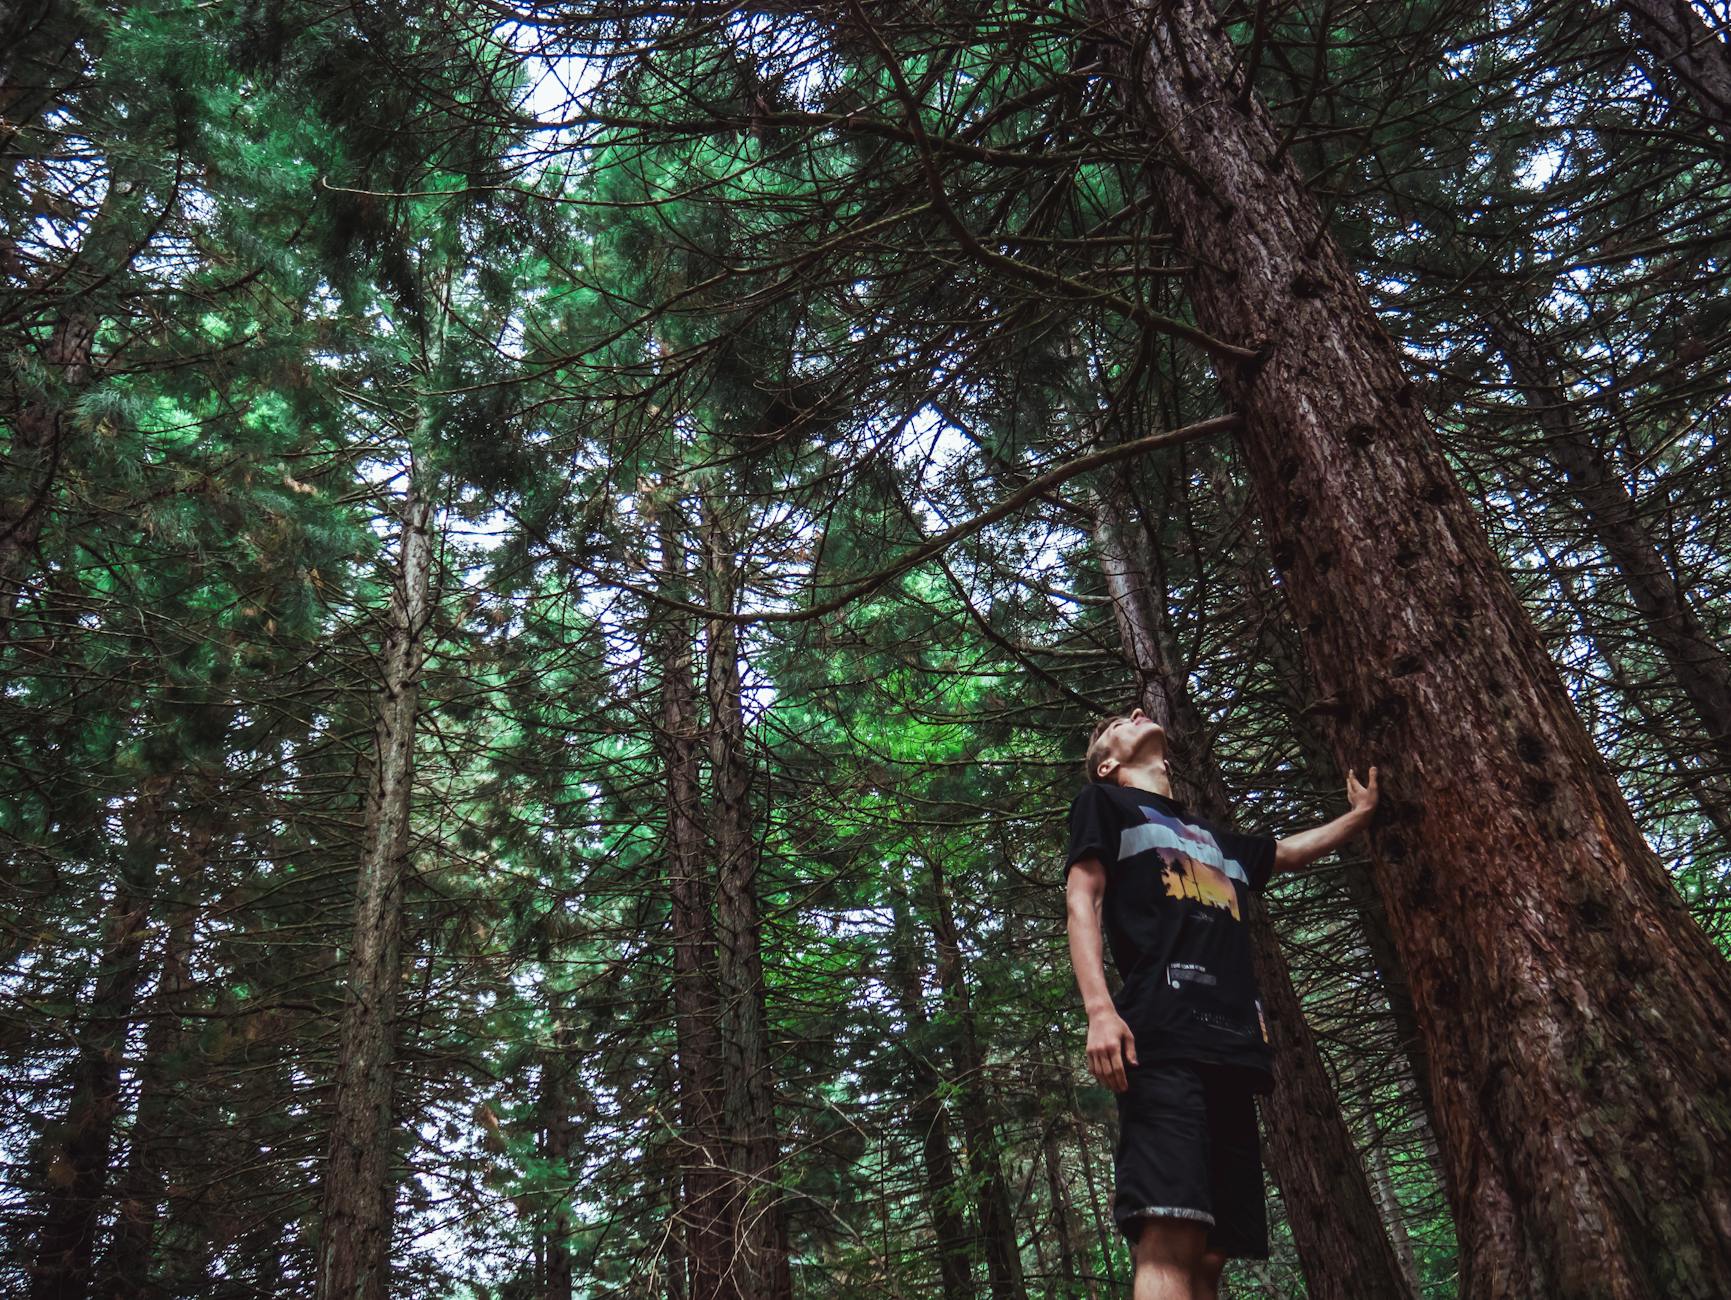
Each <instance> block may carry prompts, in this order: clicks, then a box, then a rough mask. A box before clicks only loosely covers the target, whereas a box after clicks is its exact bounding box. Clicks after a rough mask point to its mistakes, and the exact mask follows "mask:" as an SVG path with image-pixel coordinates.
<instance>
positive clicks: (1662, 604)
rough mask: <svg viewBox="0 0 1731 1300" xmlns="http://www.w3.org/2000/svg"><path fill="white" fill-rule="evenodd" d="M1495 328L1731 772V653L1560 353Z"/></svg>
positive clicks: (1510, 325) (1505, 321)
mask: <svg viewBox="0 0 1731 1300" xmlns="http://www.w3.org/2000/svg"><path fill="white" fill-rule="evenodd" d="M1490 332H1491V337H1492V338H1493V339H1494V340H1495V342H1496V345H1497V349H1498V351H1500V352H1501V353H1502V354H1503V360H1504V362H1505V363H1506V364H1507V365H1508V368H1509V373H1510V375H1511V376H1513V378H1514V381H1515V384H1516V386H1517V387H1518V388H1519V389H1520V390H1521V395H1522V397H1523V398H1525V400H1526V403H1527V406H1528V407H1529V409H1531V411H1532V412H1533V415H1534V416H1535V418H1536V419H1537V420H1538V421H1539V425H1540V427H1541V428H1542V429H1544V431H1545V453H1546V455H1548V456H1549V457H1550V458H1551V460H1552V461H1553V462H1555V464H1556V466H1557V468H1558V469H1560V470H1562V471H1563V477H1564V479H1565V480H1566V481H1567V482H1568V485H1569V488H1570V491H1571V492H1572V493H1573V495H1574V498H1575V501H1576V503H1577V504H1578V505H1579V506H1580V507H1581V509H1582V511H1583V512H1584V513H1585V514H1586V516H1587V520H1588V522H1589V523H1590V524H1591V525H1592V529H1593V536H1594V537H1595V538H1597V539H1598V541H1599V544H1600V545H1601V546H1603V547H1604V548H1605V554H1607V555H1608V556H1610V557H1611V563H1613V564H1614V565H1616V566H1617V572H1618V574H1619V575H1621V577H1622V579H1623V582H1624V584H1625V586H1627V588H1628V591H1629V596H1630V599H1632V600H1633V601H1634V602H1635V608H1636V609H1637V610H1639V611H1640V613H1641V618H1642V620H1643V622H1644V624H1645V626H1646V630H1647V635H1648V636H1649V637H1650V638H1651V639H1652V642H1653V644H1654V645H1656V646H1657V647H1658V648H1659V652H1660V654H1662V655H1664V657H1665V663H1666V665H1667V666H1668V667H1669V668H1670V669H1671V675H1672V676H1673V677H1675V678H1676V679H1677V684H1678V685H1679V686H1681V687H1682V688H1683V693H1684V694H1685V695H1686V696H1688V698H1689V703H1690V704H1692V705H1694V707H1695V713H1696V716H1698V717H1699V718H1700V720H1701V726H1702V729H1703V730H1704V731H1705V732H1706V736H1707V743H1708V745H1709V746H1710V747H1711V748H1712V750H1713V753H1714V755H1715V757H1717V758H1718V760H1719V762H1720V763H1721V764H1722V765H1723V767H1724V769H1725V770H1726V771H1731V655H1727V654H1726V653H1725V650H1724V647H1723V646H1721V645H1720V644H1719V643H1718V642H1717V641H1715V640H1714V639H1713V638H1712V637H1711V636H1709V635H1708V634H1707V630H1706V629H1705V628H1704V627H1702V626H1701V620H1700V619H1699V618H1698V617H1697V616H1696V614H1695V611H1694V610H1693V609H1691V608H1690V603H1689V601H1690V598H1689V593H1688V592H1687V591H1686V590H1684V588H1683V586H1682V584H1681V583H1679V582H1678V581H1677V576H1676V574H1674V573H1673V572H1672V571H1671V569H1670V566H1669V565H1667V564H1666V563H1665V560H1664V557H1663V556H1661V555H1660V554H1659V548H1658V547H1657V546H1655V545H1654V544H1653V539H1652V537H1651V536H1649V535H1648V533H1647V527H1646V525H1645V524H1644V523H1643V522H1642V520H1641V516H1640V513H1639V511H1638V510H1637V509H1636V508H1635V500H1634V497H1633V496H1631V495H1630V492H1629V488H1628V485H1627V484H1626V483H1624V482H1623V480H1622V478H1621V477H1619V476H1618V474H1617V472H1616V470H1615V469H1614V468H1613V467H1612V466H1611V464H1610V463H1609V462H1608V461H1607V459H1606V457H1605V453H1604V452H1603V451H1601V450H1600V449H1599V447H1598V445H1597V444H1596V443H1595V442H1594V441H1593V438H1592V436H1591V435H1590V434H1589V433H1588V432H1587V431H1586V430H1585V429H1583V428H1581V427H1580V424H1579V423H1578V422H1577V420H1576V419H1575V415H1574V412H1573V410H1572V408H1571V406H1570V403H1569V399H1568V396H1567V394H1566V393H1564V391H1563V382H1562V378H1561V375H1560V374H1559V370H1560V367H1559V366H1558V364H1557V357H1556V354H1555V352H1554V351H1553V350H1552V349H1551V348H1549V347H1548V346H1546V344H1545V342H1544V340H1542V339H1541V338H1539V337H1538V336H1536V335H1535V334H1534V333H1533V332H1532V331H1531V330H1530V329H1528V328H1527V327H1526V326H1525V325H1523V324H1521V323H1520V322H1519V321H1516V320H1514V319H1513V318H1512V317H1503V318H1501V319H1497V320H1493V321H1492V322H1490Z"/></svg>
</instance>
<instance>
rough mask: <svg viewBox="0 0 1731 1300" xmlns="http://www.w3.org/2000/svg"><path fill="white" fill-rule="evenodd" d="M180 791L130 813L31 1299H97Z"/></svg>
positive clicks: (51, 1141)
mask: <svg viewBox="0 0 1731 1300" xmlns="http://www.w3.org/2000/svg"><path fill="white" fill-rule="evenodd" d="M172 783H173V778H172V777H171V776H169V775H166V774H159V775H154V776H150V777H147V778H145V780H144V781H143V782H141V783H140V785H139V789H138V793H137V794H136V796H134V798H133V801H132V804H131V806H130V807H129V808H128V809H127V810H126V812H125V813H124V814H123V825H124V827H125V835H126V843H125V845H124V847H123V849H122V852H121V862H120V879H119V881H118V882H117V883H116V885H115V886H114V893H113V895H112V896H111V898H110V899H109V904H108V919H107V923H106V925H105V926H104V932H103V939H102V955H101V958H100V960H99V963H98V966H97V973H96V987H95V990H94V992H93V994H92V996H91V1001H90V1011H89V1014H88V1015H87V1016H86V1017H85V1021H84V1025H83V1028H82V1032H81V1033H80V1034H79V1036H78V1045H77V1055H76V1057H75V1058H74V1061H73V1067H72V1096H71V1099H70V1101H69V1102H68V1103H67V1107H66V1119H65V1120H64V1121H63V1122H62V1123H61V1124H60V1125H59V1127H58V1131H57V1132H54V1133H51V1134H50V1135H49V1137H48V1140H47V1142H46V1143H45V1147H44V1151H43V1155H44V1160H43V1166H44V1171H43V1185H44V1189H45V1192H44V1196H43V1201H42V1215H41V1226H40V1228H39V1229H38V1232H37V1238H36V1257H35V1262H34V1265H33V1266H32V1268H31V1279H30V1295H31V1297H32V1300H83V1298H84V1296H85V1295H87V1294H88V1292H89V1288H90V1273H91V1267H90V1266H91V1260H92V1258H93V1256H94V1252H95V1249H96V1232H97V1222H98V1218H99V1215H100V1212H101V1208H102V1198H103V1195H104V1193H105V1191H106V1190H107V1186H108V1161H109V1149H110V1147H111V1146H112V1144H113V1141H114V1119H115V1115H116V1113H117V1112H118V1110H119V1107H120V1065H121V1060H122V1057H123V1055H124V1053H125V1051H126V1035H127V1031H128V1028H129V1027H130V1025H131V1023H132V1017H133V1013H134V1011H135V1009H136V1005H137V1001H138V988H139V985H140V984H141V983H142V982H143V979H144V964H143V962H142V960H141V955H142V951H143V948H144V939H145V935H146V931H147V926H148V924H149V918H150V907H151V903H152V900H153V897H154V895H155V893H156V880H157V861H158V858H159V857H160V856H161V849H162V841H163V833H164V829H165V827H166V825H167V823H168V792H169V788H170V786H171V785H172Z"/></svg>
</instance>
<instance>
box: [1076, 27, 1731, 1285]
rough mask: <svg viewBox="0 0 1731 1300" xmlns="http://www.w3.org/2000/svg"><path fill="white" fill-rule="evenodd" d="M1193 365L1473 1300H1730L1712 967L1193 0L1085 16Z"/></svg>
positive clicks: (1712, 956)
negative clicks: (1372, 893) (1154, 165)
mask: <svg viewBox="0 0 1731 1300" xmlns="http://www.w3.org/2000/svg"><path fill="white" fill-rule="evenodd" d="M1089 10H1090V12H1091V14H1092V15H1093V17H1094V19H1095V26H1096V31H1097V33H1098V35H1099V36H1100V37H1101V39H1102V40H1103V42H1105V48H1104V54H1105V58H1106V61H1107V66H1108V69H1109V71H1110V73H1111V74H1112V75H1113V76H1114V77H1115V79H1116V80H1117V82H1118V83H1119V87H1120V91H1121V95H1122V99H1123V103H1124V106H1125V111H1126V112H1127V113H1128V114H1129V115H1130V116H1131V117H1132V118H1133V119H1134V120H1135V121H1137V122H1139V123H1140V124H1141V125H1142V126H1143V128H1144V129H1145V131H1146V133H1147V136H1148V141H1149V145H1150V147H1151V149H1154V150H1156V151H1158V153H1159V155H1160V156H1161V157H1164V158H1167V159H1169V160H1170V163H1171V165H1170V166H1168V167H1167V168H1166V169H1165V172H1164V178H1165V189H1164V198H1165V202H1166V206H1167V210H1168V212H1169V214H1170V217H1171V220H1172V224H1173V230H1174V234H1175V237H1176V242H1177V244H1178V245H1179V247H1180V249H1181V250H1182V252H1183V253H1184V254H1185V256H1186V257H1187V258H1188V267H1187V269H1186V273H1185V285H1186V289H1187V292H1188V295H1189V298H1190V301H1191V303H1192V305H1193V308H1194V310H1195V313H1196V317H1197V320H1198V323H1199V324H1200V325H1201V326H1202V328H1204V329H1205V330H1207V331H1209V332H1210V333H1211V334H1213V335H1215V336H1216V337H1218V338H1220V339H1222V340H1223V341H1225V342H1228V343H1233V344H1237V345H1238V346H1240V347H1251V348H1254V349H1256V353H1257V355H1256V358H1255V360H1254V361H1253V362H1250V363H1237V362H1232V361H1222V362H1220V363H1219V374H1220V380H1221V384H1222V387H1223V389H1224V390H1225V396H1226V397H1227V399H1228V400H1229V402H1230V403H1231V404H1232V405H1233V406H1234V407H1235V408H1236V409H1237V410H1238V412H1239V413H1240V414H1241V415H1242V416H1243V418H1244V420H1245V428H1244V432H1243V434H1242V444H1241V445H1242V447H1243V450H1244V454H1245V458H1246V462H1247V464H1248V467H1249V472H1250V476H1251V481H1252V483H1253V486H1254V488H1255V491H1256V495H1257V498H1258V501H1259V503H1260V508H1261V509H1260V513H1261V516H1262V520H1263V525H1264V528H1265V530H1266V532H1267V534H1268V540H1269V543H1270V549H1271V553H1272V555H1273V558H1274V562H1275V565H1276V567H1277V568H1278V569H1279V570H1280V572H1281V574H1282V579H1283V583H1284V585H1285V588H1286V590H1287V592H1288V595H1289V597H1290V600H1291V603H1292V607H1293V610H1294V613H1295V616H1296V618H1297V621H1298V624H1299V627H1300V629H1301V631H1302V634H1303V636H1304V639H1305V646H1306V650H1307V657H1308V659H1309V662H1310V664H1311V665H1312V668H1313V670H1314V672H1315V674H1316V677H1317V682H1318V685H1319V687H1320V688H1321V694H1322V696H1323V707H1324V712H1325V714H1326V715H1328V716H1327V718H1326V721H1327V726H1328V731H1329V733H1330V739H1331V742H1332V744H1333V746H1334V748H1335V751H1336V754H1337V757H1338V759H1339V761H1340V762H1341V763H1342V764H1343V765H1344V764H1346V763H1349V762H1350V763H1355V764H1358V765H1363V764H1365V763H1371V762H1374V763H1376V764H1378V766H1379V767H1380V769H1381V771H1382V773H1383V783H1384V795H1383V799H1382V803H1381V806H1380V807H1379V809H1378V817H1377V820H1376V823H1375V824H1374V825H1373V826H1372V828H1371V831H1370V839H1371V845H1372V849H1373V853H1374V858H1375V862H1376V868H1377V875H1378V883H1379V887H1380V890H1381V893H1382V896H1383V899H1384V901H1385V903H1386V904H1387V905H1388V911H1389V919H1390V922H1391V924H1392V925H1393V927H1394V933H1395V935H1396V938H1397V941H1398V944H1399V947H1400V951H1401V955H1402V957H1403V958H1404V961H1405V965H1406V969H1407V974H1408V978H1409V979H1410V981H1411V984H1412V991H1413V1000H1414V1004H1415V1009H1416V1011H1417V1013H1418V1018H1419V1025H1420V1028H1421V1030H1422V1031H1423V1033H1424V1036H1425V1040H1426V1045H1427V1048H1428V1050H1429V1053H1430V1062H1431V1086H1432V1093H1433V1097H1434V1100H1435V1104H1436V1110H1437V1118H1438V1128H1439V1132H1438V1137H1439V1140H1440V1142H1441V1146H1442V1148H1443V1152H1444V1156H1445V1162H1444V1163H1445V1173H1446V1177H1447V1182H1448V1188H1449V1194H1450V1198H1451V1200H1452V1203H1453V1205H1454V1209H1455V1218H1456V1224H1457V1227H1458V1229H1459V1231H1460V1236H1461V1244H1462V1254H1463V1258H1462V1277H1461V1292H1462V1295H1463V1296H1464V1297H1467V1300H1478V1298H1479V1297H1492V1296H1510V1297H1515V1296H1519V1297H1532V1296H1551V1295H1567V1296H1571V1297H1605V1298H1606V1300H1610V1298H1612V1297H1616V1298H1618V1300H1621V1298H1623V1297H1630V1298H1633V1297H1649V1296H1653V1297H1656V1296H1667V1297H1700V1300H1707V1297H1714V1296H1722V1295H1725V1294H1731V1053H1727V1052H1726V1050H1725V1045H1726V1043H1727V1042H1728V1041H1731V972H1728V970H1727V966H1726V963H1725V961H1724V959H1723V958H1722V957H1721V956H1720V954H1718V953H1717V952H1716V951H1715V950H1714V949H1713V947H1712V945H1711V944H1710V943H1709V942H1708V940H1707V938H1706V936H1705V935H1704V934H1703V933H1702V932H1701V930H1700V929H1699V928H1698V927H1697V926H1696V925H1695V924H1694V922H1693V921H1692V920H1691V919H1690V917H1689V915H1688V913H1687V911H1686V910H1685V908H1684V907H1683V904H1682V902H1681V900H1680V899H1679V898H1678V896H1677V893H1676V890H1675V889H1674V888H1673V887H1672V885H1671V882H1670V880H1669V879H1668V878H1667V876H1666V874H1665V871H1664V868H1663V867H1662V866H1661V864H1660V863H1659V861H1658V860H1657V858H1656V857H1655V855H1654V854H1653V852H1652V850H1651V848H1650V847H1649V846H1648V845H1647V844H1646V843H1645V841H1644V840H1643V839H1642V838H1641V834H1640V831H1639V829H1638V828H1637V827H1636V825H1635V822H1634V820H1633V818H1632V817H1631V815H1630V813H1629V809H1628V806H1627V804H1626V803H1625V801H1624V799H1623V797H1622V794H1621V792H1620V791H1619V790H1618V789H1617V786H1616V783H1615V782H1614V781H1613V780H1612V779H1611V776H1610V774H1609V773H1608V771H1607V770H1606V768H1605V765H1604V763H1603V761H1602V759H1601V758H1600V756H1599V755H1598V754H1597V753H1596V752H1595V751H1594V749H1593V747H1592V744H1591V741H1590V739H1589V737H1588V736H1587V734H1586V732H1585V729H1584V728H1583V726H1582V725H1581V722H1580V719H1579V717H1578V716H1577V714H1576V713H1575V711H1574V709H1573V707H1572V704H1571V702H1570V700H1569V698H1568V695H1567V693H1566V692H1565V690H1564V689H1563V686H1562V683H1561V681H1560V679H1559V677H1558V675H1557V672H1556V669H1555V666H1554V665H1553V664H1552V663H1551V662H1550V661H1549V659H1548V658H1547V656H1546V655H1545V653H1544V649H1543V647H1542V645H1541V644H1540V643H1539V641H1538V638H1537V637H1536V635H1535V633H1534V631H1533V628H1532V626H1531V623H1530V621H1529V620H1528V618H1527V615H1526V612H1525V610H1524V609H1522V607H1521V605H1520V603H1519V601H1518V599H1517V598H1516V596H1515V594H1514V591H1513V589H1512V588H1511V586H1510V584H1509V582H1508V580H1507V577H1506V575H1505V574H1504V573H1503V572H1502V570H1501V568H1500V566H1499V564H1498V561H1497V557H1496V555H1495V554H1494V552H1493V551H1492V549H1491V547H1490V545H1489V542H1488V540H1487V539H1486V537H1485V534H1484V530H1483V529H1482V527H1481V526H1480V525H1479V523H1478V521H1477V520H1476V518H1475V517H1474V514H1473V509H1472V505H1471V503H1470V502H1469V501H1468V500H1467V498H1466V496H1465V494H1464V493H1463V492H1462V491H1461V488H1460V486H1459V484H1458V483H1457V482H1456V481H1455V479H1454V477H1453V475H1452V473H1451V472H1450V469H1449V466H1448V463H1447V461H1446V460H1445V458H1444V456H1443V454H1442V451H1441V449H1440V447H1439V446H1438V444H1437V440H1436V438H1435V436H1434V434H1433V431H1432V429H1431V428H1430V425H1429V422H1428V420H1427V418H1426V416H1425V414H1424V412H1423V411H1422V409H1421V408H1420V405H1419V402H1418V400H1417V396H1416V392H1415V388H1414V385H1413V384H1412V383H1411V382H1410V381H1409V380H1408V378H1407V377H1406V375H1405V374H1404V373H1403V371H1402V367H1401V359H1400V355H1399V352H1398V351H1397V349H1396V348H1395V347H1394V345H1393V343H1392V342H1391V341H1390V340H1389V338H1388V336H1387V335H1386V334H1384V333H1383V331H1382V329H1381V326H1380V325H1379V324H1378V322H1377V320H1376V317H1375V315H1374V313H1373V312H1372V310H1371V307H1370V304H1369V301H1368V299H1367V298H1366V296H1365V294H1364V292H1363V290H1362V288H1361V287H1360V286H1359V284H1358V283H1357V282H1356V280H1355V279H1354V278H1353V275H1352V272H1351V269H1350V268H1349V267H1348V266H1347V265H1346V263H1345V261H1344V259H1343V257H1342V255H1341V253H1340V250H1339V248H1338V247H1337V245H1336V244H1335V243H1334V241H1333V240H1332V239H1331V238H1330V237H1329V236H1328V234H1327V230H1326V227H1325V225H1324V222H1323V219H1322V215H1321V213H1320V211H1319V210H1318V207H1317V205H1316V203H1315V202H1314V200H1313V199H1312V197H1311V196H1310V195H1309V194H1308V193H1307V192H1306V190H1305V188H1304V184H1303V182H1302V179H1301V177H1300V176H1299V174H1298V172H1297V170H1296V168H1295V167H1294V166H1293V164H1292V161H1291V159H1290V158H1289V157H1287V156H1285V155H1284V153H1283V150H1282V145H1281V135H1280V132H1279V131H1278V129H1277V128H1276V126H1275V124H1274V122H1273V121H1272V119H1271V118H1270V116H1269V114H1268V112H1267V110H1266V108H1265V107H1264V106H1263V105H1262V103H1261V102H1260V100H1258V99H1257V98H1256V97H1255V96H1254V95H1253V94H1247V93H1241V89H1240V87H1239V86H1238V85H1237V84H1236V78H1237V76H1238V75H1239V66H1238V64H1237V63H1236V61H1235V59H1234V55H1233V50H1232V47H1231V45H1230V42H1229V41H1228V40H1227V38H1226V36H1225V34H1224V32H1223V31H1222V30H1221V27H1220V25H1219V21H1218V19H1217V16H1216V15H1215V13H1214V12H1213V11H1212V9H1211V8H1210V7H1209V5H1207V4H1206V3H1203V2H1202V0H1157V2H1154V3H1133V2H1132V0H1090V3H1089Z"/></svg>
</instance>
